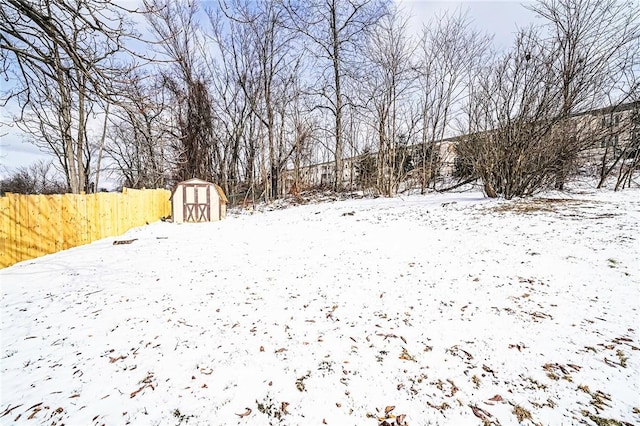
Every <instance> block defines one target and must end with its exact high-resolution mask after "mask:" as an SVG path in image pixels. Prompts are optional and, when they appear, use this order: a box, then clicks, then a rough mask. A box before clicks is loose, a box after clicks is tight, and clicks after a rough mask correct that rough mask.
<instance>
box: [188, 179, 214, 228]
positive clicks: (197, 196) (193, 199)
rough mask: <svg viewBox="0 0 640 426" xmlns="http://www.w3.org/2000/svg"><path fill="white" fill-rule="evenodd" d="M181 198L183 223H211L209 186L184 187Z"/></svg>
mask: <svg viewBox="0 0 640 426" xmlns="http://www.w3.org/2000/svg"><path fill="white" fill-rule="evenodd" d="M182 197H183V198H182V200H183V203H184V221H185V222H209V221H211V209H210V205H211V185H198V184H194V185H184V186H183V187H182Z"/></svg>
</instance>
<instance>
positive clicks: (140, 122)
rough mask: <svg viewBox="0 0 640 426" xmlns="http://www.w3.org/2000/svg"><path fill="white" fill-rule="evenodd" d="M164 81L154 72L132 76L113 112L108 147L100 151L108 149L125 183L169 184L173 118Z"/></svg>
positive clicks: (105, 122)
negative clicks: (167, 179)
mask: <svg viewBox="0 0 640 426" xmlns="http://www.w3.org/2000/svg"><path fill="white" fill-rule="evenodd" d="M162 83H163V81H162V79H161V78H155V77H152V76H150V75H144V74H134V75H132V76H131V77H130V84H129V85H128V86H127V87H126V89H123V92H122V93H121V94H120V100H119V102H118V104H117V105H114V107H113V109H112V111H111V113H110V117H109V121H110V123H111V124H110V125H109V127H108V132H107V135H104V134H103V136H105V137H106V139H107V141H106V143H104V147H103V145H102V144H101V145H100V146H99V147H98V151H99V152H100V150H101V149H103V150H104V152H105V153H106V157H107V158H108V159H109V160H110V161H111V163H112V164H113V165H114V166H115V171H116V172H117V174H118V175H120V176H121V178H122V185H123V186H126V187H129V188H143V187H145V188H158V187H164V186H165V183H166V182H165V180H166V178H167V174H168V170H167V162H168V159H167V157H168V152H167V151H168V149H167V147H168V146H169V144H170V143H171V140H170V139H171V138H170V134H171V128H170V126H168V125H167V124H166V123H167V122H170V117H169V111H168V110H169V108H168V105H167V104H168V101H167V99H166V98H165V94H166V93H165V91H164V88H163V87H162ZM108 111H109V110H108V109H107V112H108ZM106 124H107V116H106V115H105V121H104V125H106ZM98 155H99V156H100V154H98ZM98 170H99V169H98ZM97 178H98V177H97V176H96V180H97ZM95 187H96V188H97V187H98V185H97V184H96V185H95Z"/></svg>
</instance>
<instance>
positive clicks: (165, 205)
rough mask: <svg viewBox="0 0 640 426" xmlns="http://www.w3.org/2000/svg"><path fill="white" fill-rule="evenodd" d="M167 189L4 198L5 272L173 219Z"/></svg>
mask: <svg viewBox="0 0 640 426" xmlns="http://www.w3.org/2000/svg"><path fill="white" fill-rule="evenodd" d="M170 195H171V193H170V192H169V191H167V190H165V189H146V190H145V189H142V190H137V189H127V188H125V189H124V190H123V191H122V193H121V194H120V193H107V192H103V193H98V194H86V195H84V194H83V195H76V194H63V195H17V194H6V196H4V197H0V268H5V267H7V266H10V265H13V264H14V263H17V262H20V261H22V260H27V259H33V258H34V257H38V256H43V255H45V254H50V253H55V252H58V251H60V250H65V249H68V248H71V247H76V246H79V245H82V244H88V243H90V242H92V241H95V240H99V239H101V238H105V237H111V236H115V235H121V234H123V233H125V232H126V231H127V230H129V229H131V228H133V227H136V226H141V225H144V224H145V223H151V222H155V221H157V220H158V219H160V218H161V217H162V216H169V215H170V214H171V204H170V202H169V197H170Z"/></svg>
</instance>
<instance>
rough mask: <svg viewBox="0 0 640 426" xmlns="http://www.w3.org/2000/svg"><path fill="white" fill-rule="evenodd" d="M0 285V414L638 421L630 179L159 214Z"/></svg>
mask: <svg viewBox="0 0 640 426" xmlns="http://www.w3.org/2000/svg"><path fill="white" fill-rule="evenodd" d="M126 239H129V240H131V239H135V240H134V241H132V242H131V243H130V244H118V245H114V244H113V242H114V240H126ZM0 282H1V288H2V291H1V300H0V309H1V315H2V322H1V327H2V328H1V338H2V342H1V347H2V351H1V354H0V355H1V358H0V366H1V381H2V393H1V395H0V402H1V405H0V423H1V424H14V423H15V424H27V425H29V424H47V425H54V424H57V425H60V424H66V425H92V424H96V425H102V424H105V425H121V424H134V425H174V424H189V425H192V424H193V425H234V424H237V425H267V424H284V425H322V424H328V425H373V426H376V425H381V424H385V422H386V424H395V425H400V424H407V425H411V426H415V425H462V424H464V425H473V424H477V425H480V424H496V425H497V424H501V425H515V424H519V423H521V424H541V425H573V424H639V423H640V397H639V396H638V395H639V392H638V391H639V388H640V341H639V332H638V328H639V327H640V318H639V316H640V315H639V311H638V310H639V309H640V191H638V190H629V191H624V192H621V193H610V192H595V191H587V192H584V193H577V192H574V193H571V194H552V195H549V194H547V195H546V198H545V197H538V198H536V199H533V200H526V201H522V200H521V201H510V202H506V201H495V200H487V199H485V198H483V197H482V195H481V194H479V193H459V194H441V195H428V196H409V197H398V198H393V199H383V198H379V199H361V200H353V199H352V200H343V201H335V202H327V203H321V204H307V205H303V206H296V207H290V208H287V209H281V210H274V211H262V212H254V213H251V214H250V213H248V212H243V213H241V214H240V213H236V214H231V215H230V217H229V218H227V220H225V221H222V222H217V223H207V224H183V225H178V224H172V223H161V222H159V223H154V224H151V225H149V226H145V227H141V228H137V229H133V230H131V231H130V232H128V233H127V234H126V235H124V236H122V237H119V238H109V239H104V240H101V241H98V242H95V243H93V244H90V245H87V246H83V247H78V248H74V249H71V250H67V251H65V252H61V253H57V254H54V255H49V256H46V257H42V258H39V259H35V260H31V261H26V262H22V263H20V264H17V265H14V266H12V267H9V268H6V269H3V270H1V271H0ZM611 419H612V420H611ZM613 420H615V421H617V422H619V423H614V422H613ZM607 421H609V422H608V423H607Z"/></svg>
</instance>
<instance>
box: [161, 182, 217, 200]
mask: <svg viewBox="0 0 640 426" xmlns="http://www.w3.org/2000/svg"><path fill="white" fill-rule="evenodd" d="M193 184H197V185H208V186H213V187H214V188H215V189H216V192H217V193H218V197H220V200H221V201H224V202H225V203H228V202H229V200H228V199H227V196H226V195H224V190H223V189H222V187H220V185H216V184H215V183H212V182H207V181H206V180H202V179H198V178H192V179H187V180H183V181H182V182H178V184H177V185H176V187H175V188H174V189H173V191H171V198H170V199H173V194H175V193H176V190H177V189H178V188H179V187H180V186H181V185H193Z"/></svg>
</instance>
